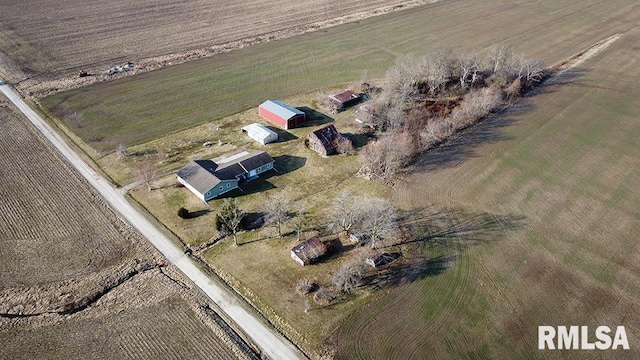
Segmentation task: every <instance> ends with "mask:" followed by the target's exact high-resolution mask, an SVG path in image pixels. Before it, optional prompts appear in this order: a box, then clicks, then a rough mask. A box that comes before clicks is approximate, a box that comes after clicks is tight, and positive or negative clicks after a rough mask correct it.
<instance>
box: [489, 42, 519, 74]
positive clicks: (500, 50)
mask: <svg viewBox="0 0 640 360" xmlns="http://www.w3.org/2000/svg"><path fill="white" fill-rule="evenodd" d="M511 59H513V47H511V46H510V45H505V44H494V45H492V46H491V48H489V54H488V56H487V61H488V67H489V70H490V71H491V73H492V74H497V73H500V72H507V71H509V67H510V60H511Z"/></svg>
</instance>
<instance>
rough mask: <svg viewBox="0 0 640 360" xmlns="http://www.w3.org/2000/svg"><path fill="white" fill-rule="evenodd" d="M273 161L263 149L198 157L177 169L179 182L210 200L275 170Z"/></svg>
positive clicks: (201, 197)
mask: <svg viewBox="0 0 640 360" xmlns="http://www.w3.org/2000/svg"><path fill="white" fill-rule="evenodd" d="M273 163H274V161H273V159H272V158H271V156H269V154H267V153H266V152H264V151H253V152H247V151H243V152H241V153H238V154H235V155H231V156H221V157H218V158H215V159H211V160H195V161H191V162H190V163H189V164H187V165H186V166H185V167H183V168H182V169H180V170H178V173H177V176H178V182H180V183H181V184H183V185H184V186H185V187H186V188H187V189H189V190H190V191H191V192H192V193H194V194H195V195H196V196H197V197H198V198H199V199H202V201H205V202H207V201H209V200H211V199H213V198H215V197H217V196H220V195H222V194H224V193H226V192H229V191H231V190H234V189H237V188H238V187H239V186H240V185H242V184H243V183H245V182H247V181H251V180H253V179H255V178H257V177H258V175H260V174H262V173H264V172H266V171H269V170H271V169H273Z"/></svg>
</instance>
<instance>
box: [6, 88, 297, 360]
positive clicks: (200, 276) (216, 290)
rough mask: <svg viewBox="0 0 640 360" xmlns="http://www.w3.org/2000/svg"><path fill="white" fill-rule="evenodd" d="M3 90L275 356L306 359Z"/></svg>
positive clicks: (17, 98) (104, 193)
mask: <svg viewBox="0 0 640 360" xmlns="http://www.w3.org/2000/svg"><path fill="white" fill-rule="evenodd" d="M0 91H1V92H2V93H3V94H4V95H5V96H6V97H7V98H8V99H9V100H10V101H11V102H13V103H14V104H15V106H16V107H17V108H18V109H19V110H20V111H21V112H22V113H23V114H24V115H25V116H26V117H27V118H28V119H29V120H30V121H31V122H32V123H33V125H34V126H35V127H36V128H37V129H38V130H39V131H40V132H41V133H42V134H43V135H44V136H45V137H46V138H47V140H49V141H50V142H51V143H52V144H53V145H54V147H55V148H56V149H57V150H58V151H59V152H60V153H61V154H62V155H63V156H64V157H65V158H66V159H67V160H68V161H69V162H70V163H71V164H72V165H73V166H74V167H75V168H76V169H77V171H78V172H79V173H80V174H81V175H82V176H83V177H84V178H86V179H87V181H88V182H89V184H91V186H93V187H94V188H95V189H96V190H97V191H98V192H99V193H100V194H101V195H102V196H103V197H104V198H105V200H106V201H107V203H108V204H109V205H110V206H111V207H112V208H113V209H114V210H115V211H117V212H118V213H119V214H120V215H121V216H122V217H123V218H124V219H126V221H128V222H129V223H130V224H131V225H132V226H133V227H135V228H136V229H137V230H138V231H139V232H140V233H141V234H142V235H143V236H144V237H145V238H146V239H147V240H149V242H151V244H153V246H154V247H155V248H156V249H158V251H160V253H162V255H164V257H165V258H166V259H167V260H168V261H169V262H170V263H172V264H174V265H175V266H177V267H178V269H180V270H181V271H182V272H183V273H184V274H185V275H186V276H187V277H188V278H189V279H191V281H193V282H194V283H195V284H196V285H197V286H198V287H199V288H200V289H202V291H203V292H204V293H205V294H206V295H207V296H209V298H210V299H211V300H212V301H213V302H215V303H216V304H217V305H218V306H219V307H220V309H221V310H222V311H223V312H225V313H226V314H227V315H228V317H229V318H231V319H232V320H233V321H234V322H235V323H236V324H238V326H239V327H240V328H241V329H242V330H243V331H244V332H245V333H246V334H247V335H248V336H249V337H251V339H252V340H253V342H254V343H255V344H256V345H257V346H258V347H259V348H260V350H261V351H262V352H263V354H264V355H267V356H268V357H269V358H271V359H304V358H306V357H305V356H304V354H303V353H302V352H301V351H300V350H298V349H297V348H296V347H295V346H294V345H293V344H292V343H290V342H289V341H288V340H287V339H285V338H284V337H283V336H281V335H280V334H278V333H277V332H276V331H275V330H273V329H272V328H270V327H268V326H267V325H265V324H264V323H263V322H261V321H260V320H259V319H257V318H256V317H254V316H253V315H252V314H250V313H249V312H247V311H246V310H245V309H244V308H243V307H242V306H241V305H240V303H241V302H242V300H239V299H238V298H237V297H236V295H235V294H232V293H230V292H229V291H227V290H226V289H224V288H222V287H220V286H218V285H217V284H215V283H214V282H213V281H212V280H211V279H210V278H209V277H208V276H207V275H206V274H205V273H204V272H202V271H201V270H200V269H199V268H198V267H197V266H196V264H195V262H194V261H193V260H192V259H191V258H190V257H189V256H188V255H185V254H184V253H183V252H182V250H181V249H179V248H178V247H177V246H176V245H174V244H173V243H172V242H171V241H169V239H167V238H166V237H165V236H164V235H163V234H162V233H161V232H160V231H158V230H157V229H156V228H155V227H154V226H153V225H152V224H151V223H150V222H149V221H147V219H145V218H144V216H142V214H140V213H138V212H137V211H136V209H135V208H134V207H133V206H131V204H129V203H128V202H127V200H126V199H125V198H124V196H123V194H121V193H120V192H119V191H118V190H116V188H115V187H114V186H113V185H112V184H111V183H110V182H109V181H107V180H106V179H105V178H104V177H102V176H101V175H100V174H98V173H97V172H96V171H95V170H93V169H92V168H91V167H90V166H89V165H88V164H87V163H85V162H84V161H83V160H82V159H81V158H80V157H79V156H78V155H77V154H76V153H75V152H74V151H73V150H71V148H70V147H69V146H68V145H67V144H66V143H65V142H64V140H62V138H61V137H60V136H59V135H58V134H57V133H56V132H55V131H53V129H52V128H51V127H50V126H49V125H48V124H47V123H46V122H45V121H44V120H43V119H42V117H41V116H40V115H39V114H38V113H36V112H35V111H34V110H32V109H31V108H30V107H29V106H28V105H27V103H25V102H24V100H23V99H22V97H21V96H20V95H19V94H18V93H17V92H15V91H14V90H13V89H12V88H11V87H10V86H9V85H8V84H6V83H4V82H2V81H0Z"/></svg>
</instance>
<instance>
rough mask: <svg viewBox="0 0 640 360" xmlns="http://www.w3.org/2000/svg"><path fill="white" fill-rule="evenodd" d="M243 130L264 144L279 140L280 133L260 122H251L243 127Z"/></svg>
mask: <svg viewBox="0 0 640 360" xmlns="http://www.w3.org/2000/svg"><path fill="white" fill-rule="evenodd" d="M242 132H243V133H246V134H247V135H249V137H250V138H252V139H253V140H255V141H257V142H259V143H260V144H262V145H267V144H268V143H272V142H274V141H278V133H276V132H275V131H273V130H271V129H269V128H268V127H266V126H264V125H260V124H258V123H253V124H249V125H247V126H245V127H243V128H242Z"/></svg>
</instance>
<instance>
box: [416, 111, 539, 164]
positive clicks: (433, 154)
mask: <svg viewBox="0 0 640 360" xmlns="http://www.w3.org/2000/svg"><path fill="white" fill-rule="evenodd" d="M534 109H535V106H534V105H533V104H530V103H528V102H525V101H519V102H517V103H516V104H514V105H512V106H510V107H508V108H506V109H505V110H503V111H501V112H500V113H497V114H494V115H492V116H490V117H488V118H486V119H484V120H482V121H481V122H480V123H478V124H475V125H473V126H471V127H469V128H468V129H466V130H463V131H461V132H459V133H457V134H455V135H453V136H452V137H451V138H449V139H448V140H446V141H445V142H444V143H442V144H441V145H439V146H438V147H436V148H435V149H432V150H429V151H427V152H425V153H424V154H421V155H418V156H417V157H416V158H415V160H414V162H413V166H412V167H411V168H410V169H409V172H422V171H425V170H426V171H428V170H434V169H436V168H443V167H444V168H447V167H453V166H457V165H459V164H461V163H462V162H464V161H465V160H466V159H469V158H473V157H475V156H476V153H475V148H477V147H478V146H480V145H482V144H486V143H495V142H498V141H505V140H509V139H511V137H509V136H508V135H506V134H505V133H504V131H503V128H505V127H507V126H510V125H512V124H513V123H514V122H516V121H517V120H516V116H517V115H519V114H523V113H526V112H529V111H533V110H534Z"/></svg>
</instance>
